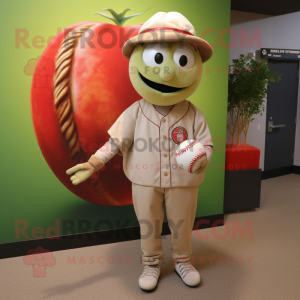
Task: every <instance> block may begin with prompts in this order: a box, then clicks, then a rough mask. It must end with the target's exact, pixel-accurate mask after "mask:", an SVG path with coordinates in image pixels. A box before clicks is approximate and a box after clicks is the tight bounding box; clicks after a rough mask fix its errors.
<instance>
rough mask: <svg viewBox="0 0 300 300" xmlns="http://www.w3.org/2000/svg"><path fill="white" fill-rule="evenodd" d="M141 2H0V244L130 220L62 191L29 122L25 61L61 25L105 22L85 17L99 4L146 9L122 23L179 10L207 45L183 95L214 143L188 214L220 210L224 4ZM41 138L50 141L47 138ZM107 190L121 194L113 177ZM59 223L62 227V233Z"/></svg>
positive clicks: (224, 0)
mask: <svg viewBox="0 0 300 300" xmlns="http://www.w3.org/2000/svg"><path fill="white" fill-rule="evenodd" d="M145 3H146V2H141V1H138V0H128V1H123V0H122V1H121V0H111V1H99V0H87V1H73V0H64V1H59V0H53V1H48V2H46V1H39V0H27V1H21V0H18V1H17V0H11V1H9V2H6V3H5V4H3V5H2V10H1V23H2V29H3V30H2V48H1V53H2V72H1V75H0V76H1V92H2V101H1V105H2V107H1V110H0V114H1V118H0V124H1V126H0V128H1V129H0V130H1V158H2V163H1V172H2V175H1V181H0V182H1V208H0V228H1V235H0V243H7V242H15V241H20V240H26V239H35V238H41V237H45V235H46V232H48V233H49V232H50V233H51V234H52V235H54V234H74V233H79V232H90V231H95V230H104V229H108V228H110V229H112V228H120V227H124V226H125V227H127V226H128V227H129V226H135V225H137V220H136V217H135V213H134V210H133V206H132V205H126V206H102V205H97V204H93V203H90V202H87V201H85V200H83V199H81V198H80V197H78V196H76V195H75V194H73V193H72V192H70V191H69V190H68V189H67V188H66V187H65V186H64V185H63V184H62V183H61V182H60V181H59V180H58V179H57V177H56V176H55V175H54V173H53V172H52V170H51V169H50V167H49V166H48V164H47V162H46V160H45V159H44V157H43V154H42V152H41V150H40V147H39V144H38V142H37V139H36V135H35V131H34V128H33V123H32V116H31V108H30V90H31V84H32V80H33V70H31V68H30V64H31V63H32V61H34V60H36V59H37V58H38V57H39V56H41V55H42V53H43V51H44V50H45V47H46V46H47V44H48V43H49V42H50V41H51V39H52V38H53V36H55V35H57V33H58V32H60V31H61V30H63V29H64V28H66V27H69V26H71V25H72V24H75V23H79V22H83V21H91V22H109V23H112V22H111V21H110V20H108V19H106V18H103V17H101V16H99V15H93V13H94V12H101V9H102V8H105V7H111V8H113V9H114V10H115V11H117V12H121V11H123V10H124V9H125V8H126V7H131V8H133V9H134V10H135V11H133V12H129V13H128V15H129V14H131V13H138V12H142V11H144V10H145V9H147V8H148V7H150V6H151V8H150V9H149V10H148V11H146V12H145V13H144V14H142V15H140V16H136V17H134V18H132V19H130V20H128V21H127V22H126V23H125V24H124V25H125V26H126V25H134V24H139V23H142V22H145V21H146V20H147V19H149V18H150V17H151V16H152V15H154V14H155V13H157V12H159V11H164V12H169V11H177V12H180V13H182V14H183V15H184V16H185V17H186V18H188V19H189V21H190V22H191V23H192V24H193V25H194V27H195V29H196V33H197V36H201V37H204V36H205V39H206V40H207V41H208V42H209V43H210V44H211V45H212V46H213V48H214V49H213V50H214V54H213V57H212V59H211V60H209V61H208V62H207V63H205V64H204V68H203V75H202V81H201V84H200V87H199V88H198V90H197V92H196V93H194V94H193V95H192V96H191V97H190V98H189V99H188V100H190V101H191V102H193V103H194V104H195V105H196V106H197V107H198V108H199V109H200V110H202V111H203V113H204V116H205V118H206V120H207V122H208V125H209V128H210V131H211V135H212V137H213V143H214V146H215V152H214V153H213V157H212V160H211V163H210V165H209V166H208V168H207V170H206V175H205V180H204V182H203V183H202V184H201V185H200V187H199V199H198V207H197V215H196V216H197V217H200V216H208V215H214V214H220V213H222V212H223V193H224V174H225V170H224V164H225V151H224V149H225V144H226V140H225V137H226V122H227V81H228V74H227V72H226V67H227V66H228V59H229V47H228V44H229V30H228V28H229V24H230V1H229V0H212V1H206V0H186V1H179V0H172V1H171V0H167V1H159V0H152V1H150V2H148V3H146V4H145ZM102 12H103V11H102ZM45 64H47V62H45ZM51 67H52V66H49V69H51ZM48 80H49V78H48ZM50 80H52V79H50ZM36 84H39V85H41V84H42V85H43V84H45V83H43V82H36ZM41 101H43V99H41ZM120 101H122V99H120ZM110 105H113V104H110V103H108V104H107V107H108V108H109V107H110ZM114 105H115V103H114ZM106 113H109V110H108V112H106ZM99 118H101V116H99ZM45 122H46V120H45ZM99 130H101V129H99ZM44 138H45V139H48V141H50V142H51V138H52V137H51V136H44ZM58 159H61V158H58ZM103 172H105V171H103ZM110 176H111V175H110ZM108 179H109V180H111V181H113V180H114V178H113V176H111V177H110V178H108ZM115 189H116V191H117V192H118V193H119V197H122V189H120V188H119V187H118V182H115ZM183 201H184V199H183ZM66 224H68V226H69V230H68V231H66V230H64V228H65V227H66ZM51 227H52V228H51Z"/></svg>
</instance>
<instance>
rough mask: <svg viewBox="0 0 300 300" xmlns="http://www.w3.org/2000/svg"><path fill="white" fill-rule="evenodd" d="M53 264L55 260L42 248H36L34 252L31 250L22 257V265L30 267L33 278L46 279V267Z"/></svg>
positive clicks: (49, 252) (48, 251) (50, 253)
mask: <svg viewBox="0 0 300 300" xmlns="http://www.w3.org/2000/svg"><path fill="white" fill-rule="evenodd" d="M55 262H56V259H55V257H54V256H53V255H52V252H51V251H50V250H48V249H44V248H43V247H37V248H36V249H35V250H33V249H31V250H29V251H28V253H27V255H26V256H24V263H25V264H26V265H32V268H33V277H46V268H47V266H53V265H55Z"/></svg>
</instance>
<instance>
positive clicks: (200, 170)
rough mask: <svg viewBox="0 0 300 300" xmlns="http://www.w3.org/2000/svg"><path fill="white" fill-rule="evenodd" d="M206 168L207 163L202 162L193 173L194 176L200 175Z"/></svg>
mask: <svg viewBox="0 0 300 300" xmlns="http://www.w3.org/2000/svg"><path fill="white" fill-rule="evenodd" d="M206 166H207V161H206V160H204V161H203V162H202V163H201V165H200V168H199V169H197V170H196V171H195V172H194V173H195V174H200V173H201V172H202V171H203V170H204V169H205V168H206Z"/></svg>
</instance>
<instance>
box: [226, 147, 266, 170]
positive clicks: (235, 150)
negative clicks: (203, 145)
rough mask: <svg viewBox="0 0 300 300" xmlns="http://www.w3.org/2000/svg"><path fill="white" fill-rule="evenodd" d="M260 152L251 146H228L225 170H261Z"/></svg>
mask: <svg viewBox="0 0 300 300" xmlns="http://www.w3.org/2000/svg"><path fill="white" fill-rule="evenodd" d="M259 157H260V150H259V149H258V148H256V147H253V146H250V145H230V144H227V145H226V160H225V170H226V171H230V170H247V169H258V168H259Z"/></svg>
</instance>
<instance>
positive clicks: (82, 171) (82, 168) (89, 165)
mask: <svg viewBox="0 0 300 300" xmlns="http://www.w3.org/2000/svg"><path fill="white" fill-rule="evenodd" d="M103 166H104V163H103V161H102V160H100V159H98V158H97V157H95V156H92V157H91V159H90V160H89V162H86V163H83V164H78V165H76V166H74V167H72V168H70V169H68V170H67V174H68V175H71V174H74V173H75V174H74V175H73V176H72V177H71V181H72V183H73V184H74V185H77V184H79V183H81V182H83V181H85V180H87V179H88V178H90V177H91V176H92V175H93V173H94V172H97V171H98V170H100V169H101V168H102V167H103Z"/></svg>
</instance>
